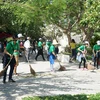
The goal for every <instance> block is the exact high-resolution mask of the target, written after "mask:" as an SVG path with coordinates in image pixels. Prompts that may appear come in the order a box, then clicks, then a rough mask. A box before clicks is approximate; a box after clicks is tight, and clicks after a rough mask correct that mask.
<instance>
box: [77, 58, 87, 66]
mask: <svg viewBox="0 0 100 100" xmlns="http://www.w3.org/2000/svg"><path fill="white" fill-rule="evenodd" d="M82 61H83V66H84V68H86V59H85V57H82V58H81V62H80V63H79V68H81V64H82Z"/></svg>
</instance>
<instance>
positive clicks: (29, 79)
mask: <svg viewBox="0 0 100 100" xmlns="http://www.w3.org/2000/svg"><path fill="white" fill-rule="evenodd" d="M33 59H34V57H33V58H32V57H31V66H32V68H33V69H34V70H35V71H36V73H37V76H36V77H33V76H32V75H31V74H30V69H29V65H28V63H26V62H25V61H24V59H23V58H20V63H19V66H18V69H17V70H18V73H19V76H16V75H14V76H13V78H14V79H15V80H16V83H8V82H7V84H3V83H2V77H0V100H21V98H23V97H25V96H38V95H40V96H44V95H58V94H79V93H86V94H94V93H98V92H100V70H95V71H84V70H79V69H78V64H77V63H61V64H62V65H63V66H65V67H66V69H67V70H66V71H62V72H60V71H57V70H58V69H59V63H58V62H55V70H56V71H55V72H50V68H49V62H48V61H42V60H41V61H34V60H33ZM40 59H41V58H40ZM0 62H1V61H0ZM0 66H1V67H0V70H2V63H0Z"/></svg>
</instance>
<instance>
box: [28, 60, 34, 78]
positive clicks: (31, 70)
mask: <svg viewBox="0 0 100 100" xmlns="http://www.w3.org/2000/svg"><path fill="white" fill-rule="evenodd" d="M27 61H28V64H29V67H30V73H31V74H32V75H33V76H36V72H35V70H34V69H33V68H32V66H31V64H30V62H29V60H28V59H27Z"/></svg>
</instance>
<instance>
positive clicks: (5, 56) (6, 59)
mask: <svg viewBox="0 0 100 100" xmlns="http://www.w3.org/2000/svg"><path fill="white" fill-rule="evenodd" d="M3 60H4V61H3V68H5V67H6V65H7V64H8V62H9V60H10V57H9V56H8V55H6V54H5V55H4V59H3ZM15 63H16V61H15V58H14V57H13V58H12V60H11V62H10V63H9V65H8V66H10V71H9V80H10V79H12V75H13V70H14V66H15ZM7 70H8V67H7V69H6V70H5V72H4V76H3V82H4V81H6V76H7Z"/></svg>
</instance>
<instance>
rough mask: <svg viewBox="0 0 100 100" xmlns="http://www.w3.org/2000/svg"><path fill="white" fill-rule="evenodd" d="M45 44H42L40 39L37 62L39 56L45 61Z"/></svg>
mask: <svg viewBox="0 0 100 100" xmlns="http://www.w3.org/2000/svg"><path fill="white" fill-rule="evenodd" d="M43 45H44V44H43V43H42V38H39V42H38V45H37V46H38V48H37V49H38V52H37V55H36V57H35V60H36V61H37V58H38V56H39V55H41V56H42V58H43V60H44V61H45V58H44V54H43Z"/></svg>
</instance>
